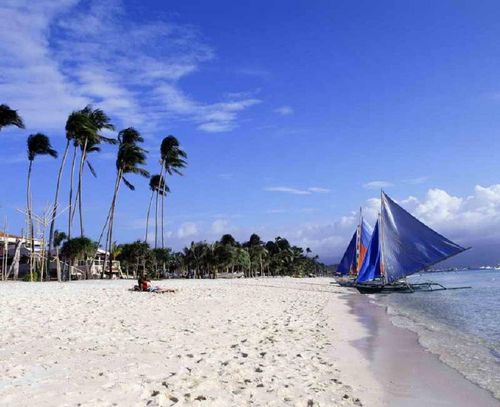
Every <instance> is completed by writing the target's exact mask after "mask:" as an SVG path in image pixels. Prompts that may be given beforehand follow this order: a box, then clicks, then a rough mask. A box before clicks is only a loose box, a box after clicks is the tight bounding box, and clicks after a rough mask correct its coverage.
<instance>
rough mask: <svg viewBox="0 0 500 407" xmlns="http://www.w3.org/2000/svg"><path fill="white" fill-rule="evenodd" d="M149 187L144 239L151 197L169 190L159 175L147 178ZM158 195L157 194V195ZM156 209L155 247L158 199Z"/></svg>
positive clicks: (156, 244)
mask: <svg viewBox="0 0 500 407" xmlns="http://www.w3.org/2000/svg"><path fill="white" fill-rule="evenodd" d="M149 189H150V190H151V197H150V198H149V205H148V211H147V213H146V235H145V237H144V241H145V242H147V240H148V232H149V214H150V213H151V204H152V203H153V197H154V196H155V193H156V194H162V195H163V194H166V193H167V192H170V189H169V188H168V186H166V185H165V179H164V178H163V177H162V176H161V175H160V174H156V175H153V176H152V177H151V178H150V179H149ZM157 196H158V195H157ZM156 202H157V204H156V211H155V247H157V246H158V199H157V200H156Z"/></svg>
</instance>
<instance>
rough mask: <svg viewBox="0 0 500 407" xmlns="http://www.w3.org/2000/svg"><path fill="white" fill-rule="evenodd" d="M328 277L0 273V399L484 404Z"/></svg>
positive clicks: (10, 402) (24, 402)
mask: <svg viewBox="0 0 500 407" xmlns="http://www.w3.org/2000/svg"><path fill="white" fill-rule="evenodd" d="M331 281H332V280H331V279H327V278H316V279H292V278H275V279H273V278H267V279H248V280H245V279H238V280H196V281H195V280H170V281H164V282H161V284H162V285H163V286H167V287H173V288H177V289H178V292H177V293H176V294H151V293H140V292H130V291H128V290H127V289H128V288H129V287H131V286H132V285H133V282H132V281H124V280H122V281H80V282H71V283H62V284H60V283H22V282H15V283H14V282H7V283H1V284H0V327H1V329H0V405H1V406H33V405H36V406H77V405H79V406H113V405H116V406H146V405H148V406H302V407H309V406H352V405H363V406H392V405H397V406H400V405H404V406H407V405H408V406H410V405H411V406H413V405H415V406H416V405H418V406H421V405H430V406H431V405H439V406H441V405H478V406H480V405H496V404H495V403H497V401H496V400H494V399H493V398H491V396H489V394H487V393H486V392H485V391H483V390H482V389H479V388H478V387H477V386H474V385H472V384H471V383H469V382H467V381H466V380H465V379H464V378H463V377H461V376H460V375H459V374H458V373H456V372H455V371H453V370H452V369H450V368H447V367H446V366H445V365H443V364H442V363H440V362H439V361H438V360H437V358H436V357H435V356H434V355H432V354H430V353H429V352H426V351H424V350H423V348H421V347H420V346H419V345H418V343H417V340H416V337H415V334H413V333H411V332H409V331H407V330H405V329H401V328H396V327H394V326H392V325H391V323H390V320H389V318H388V317H387V316H386V315H385V313H384V312H383V310H382V309H375V311H373V312H372V308H373V307H370V305H369V303H368V301H366V300H365V299H364V298H366V297H363V296H360V295H358V294H356V293H355V292H354V291H353V290H352V289H346V288H341V287H337V286H335V285H333V284H331ZM402 354H404V359H403V358H402V357H401V355H402ZM412 360H413V362H412ZM405 362H409V363H410V366H412V364H413V365H417V367H416V368H415V369H413V368H407V366H408V365H407V364H405ZM405 366H406V367H405ZM435 372H437V373H435ZM433 375H434V376H433ZM418 376H424V379H422V378H420V379H419V377H418ZM436 380H437V383H442V384H444V385H446V386H450V388H449V390H448V391H444V392H443V393H439V392H438V393H436V391H437V390H439V386H438V385H434V386H432V385H431V386H430V390H429V391H427V390H426V386H427V385H429V383H433V381H436ZM461 386H465V387H464V389H465V390H463V391H461V392H458V390H459V389H460V387H461ZM467 386H470V387H467ZM455 391H457V395H458V397H455V396H454V394H453V393H454V392H455ZM464 394H466V396H467V397H465V399H464ZM461 398H462V399H464V400H465V402H467V401H470V402H471V403H473V404H470V403H469V404H466V403H461V404H460V403H458V404H453V402H454V401H457V399H458V400H460V399H461Z"/></svg>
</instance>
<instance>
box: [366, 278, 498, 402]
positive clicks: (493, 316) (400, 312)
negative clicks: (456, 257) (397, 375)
mask: <svg viewBox="0 0 500 407" xmlns="http://www.w3.org/2000/svg"><path fill="white" fill-rule="evenodd" d="M410 281H411V282H424V281H434V282H438V283H440V284H443V285H444V286H446V287H454V286H455V287H457V286H471V288H470V289H465V290H450V291H436V292H416V293H413V294H390V295H377V296H374V299H375V301H376V302H377V303H378V304H381V305H385V306H387V311H388V313H389V314H390V315H391V318H392V321H393V323H394V324H395V325H398V326H402V327H405V328H408V329H411V330H413V331H415V332H416V333H417V334H418V337H419V342H420V343H421V344H422V345H423V346H424V347H425V348H427V349H428V350H429V351H431V352H433V353H435V354H436V355H438V356H439V358H440V359H441V360H442V361H443V362H445V363H447V364H448V365H450V366H452V367H453V368H455V369H457V370H458V371H459V372H461V373H462V374H463V375H464V376H465V377H467V378H468V379H469V380H471V381H473V382H475V383H477V384H479V385H480V386H482V387H484V388H486V389H488V390H490V391H491V392H492V393H493V394H494V395H495V396H496V397H497V398H500V270H473V271H461V272H448V273H432V274H421V275H416V276H412V277H411V278H410Z"/></svg>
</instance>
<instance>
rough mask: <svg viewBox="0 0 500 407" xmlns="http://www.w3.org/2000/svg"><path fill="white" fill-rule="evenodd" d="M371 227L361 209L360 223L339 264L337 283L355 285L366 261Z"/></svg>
mask: <svg viewBox="0 0 500 407" xmlns="http://www.w3.org/2000/svg"><path fill="white" fill-rule="evenodd" d="M370 237H371V228H370V225H368V223H367V222H366V221H365V220H364V219H363V213H362V210H361V209H360V211H359V223H358V226H357V227H356V230H355V231H354V234H353V235H352V238H351V240H350V242H349V245H348V246H347V249H346V251H345V253H344V255H343V256H342V260H341V261H340V263H339V265H338V266H337V274H339V276H340V277H338V278H337V279H336V280H337V283H338V284H339V285H341V286H354V284H355V283H356V276H357V275H358V272H359V269H360V268H361V265H362V264H363V262H364V259H365V257H366V253H367V251H368V244H369V243H370Z"/></svg>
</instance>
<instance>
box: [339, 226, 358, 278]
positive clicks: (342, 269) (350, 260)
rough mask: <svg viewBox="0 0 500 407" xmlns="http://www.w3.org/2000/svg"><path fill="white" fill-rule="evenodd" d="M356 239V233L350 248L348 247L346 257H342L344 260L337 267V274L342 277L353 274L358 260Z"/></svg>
mask: <svg viewBox="0 0 500 407" xmlns="http://www.w3.org/2000/svg"><path fill="white" fill-rule="evenodd" d="M356 238H357V232H354V235H353V237H352V239H351V242H350V243H349V246H347V250H346V251H345V253H344V257H342V260H341V261H340V263H339V265H338V266H337V272H338V273H340V274H342V275H346V274H349V273H350V272H351V268H352V266H353V264H354V261H355V260H356Z"/></svg>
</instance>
